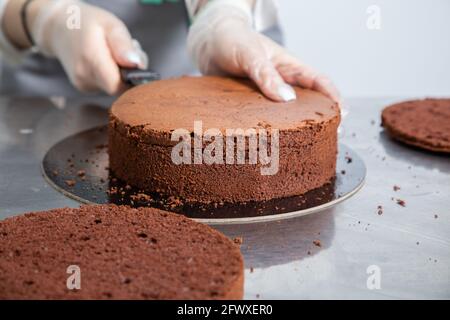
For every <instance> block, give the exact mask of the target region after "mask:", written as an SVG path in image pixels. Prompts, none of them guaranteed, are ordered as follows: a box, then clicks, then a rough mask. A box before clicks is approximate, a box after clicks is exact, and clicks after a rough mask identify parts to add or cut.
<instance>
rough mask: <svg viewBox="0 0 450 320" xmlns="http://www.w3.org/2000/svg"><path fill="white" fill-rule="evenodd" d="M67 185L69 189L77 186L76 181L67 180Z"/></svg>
mask: <svg viewBox="0 0 450 320" xmlns="http://www.w3.org/2000/svg"><path fill="white" fill-rule="evenodd" d="M64 182H65V183H66V185H67V186H69V187H73V186H74V185H75V184H76V181H75V180H66V181H64Z"/></svg>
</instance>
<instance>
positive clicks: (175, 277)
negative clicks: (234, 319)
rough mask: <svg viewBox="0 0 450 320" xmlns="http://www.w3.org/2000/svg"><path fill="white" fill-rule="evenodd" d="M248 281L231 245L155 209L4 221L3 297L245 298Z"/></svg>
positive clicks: (69, 212) (102, 209)
mask: <svg viewBox="0 0 450 320" xmlns="http://www.w3.org/2000/svg"><path fill="white" fill-rule="evenodd" d="M77 268H79V269H78V270H76V269H77ZM76 272H78V273H76ZM77 274H78V275H80V277H79V279H80V282H79V283H78V284H79V286H77V283H76V280H75V278H70V277H71V276H77ZM243 277H244V275H243V260H242V256H241V253H240V251H239V248H238V246H237V245H235V244H234V243H233V241H232V240H230V239H228V238H227V237H225V236H224V235H222V234H221V233H219V232H218V231H215V230H214V229H212V228H210V227H208V226H206V225H203V224H200V223H197V222H195V221H193V220H190V219H188V218H185V217H183V216H180V215H177V214H174V213H169V212H165V211H161V210H158V209H153V208H140V209H132V208H129V207H119V206H115V205H99V206H83V207H81V208H80V209H70V208H64V209H55V210H51V211H46V212H33V213H28V214H24V215H20V216H17V217H13V218H8V219H5V220H3V221H0V299H241V298H242V295H243ZM69 278H70V281H69V287H68V285H67V282H68V279H69ZM73 284H75V285H73ZM69 288H70V289H69ZM78 288H79V289H78Z"/></svg>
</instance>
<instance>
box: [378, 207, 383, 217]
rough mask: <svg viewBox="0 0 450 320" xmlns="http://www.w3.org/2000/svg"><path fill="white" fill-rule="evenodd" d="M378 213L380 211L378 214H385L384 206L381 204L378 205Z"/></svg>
mask: <svg viewBox="0 0 450 320" xmlns="http://www.w3.org/2000/svg"><path fill="white" fill-rule="evenodd" d="M377 210H378V211H377V213H378V215H379V216H381V215H382V214H383V207H382V206H381V205H379V206H378V207H377Z"/></svg>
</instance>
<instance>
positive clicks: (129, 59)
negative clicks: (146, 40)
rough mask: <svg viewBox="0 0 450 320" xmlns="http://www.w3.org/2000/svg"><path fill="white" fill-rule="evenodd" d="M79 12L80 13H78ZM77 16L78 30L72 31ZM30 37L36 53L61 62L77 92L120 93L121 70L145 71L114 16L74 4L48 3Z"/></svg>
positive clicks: (137, 50) (140, 56) (138, 52)
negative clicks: (123, 68) (141, 69)
mask: <svg viewBox="0 0 450 320" xmlns="http://www.w3.org/2000/svg"><path fill="white" fill-rule="evenodd" d="M78 10H79V11H78ZM77 11H78V12H79V14H80V18H81V19H80V21H81V24H80V28H73V26H74V24H73V22H74V20H70V19H76V18H75V16H74V15H76V14H77ZM31 30H32V37H33V39H34V41H35V43H36V46H37V47H38V49H39V51H41V52H42V53H43V54H45V55H46V56H49V57H56V58H58V59H59V61H60V62H61V64H62V66H63V67H64V70H65V71H66V73H67V75H68V77H69V79H70V81H71V82H72V84H73V85H74V86H75V87H76V88H77V89H78V90H80V91H85V92H87V91H99V90H101V91H104V92H106V93H108V94H110V95H113V94H117V93H119V92H120V91H121V90H122V89H123V88H124V87H125V86H124V85H123V83H122V81H121V78H120V71H119V67H118V65H120V66H122V67H130V68H133V67H139V68H143V69H145V68H146V67H147V55H146V54H145V53H144V52H143V51H142V49H141V47H140V46H139V43H138V42H137V41H136V40H133V39H132V37H131V36H130V33H129V32H128V29H127V27H126V26H125V25H124V23H123V22H122V21H120V20H119V19H118V18H117V17H116V16H114V15H113V14H111V13H110V12H107V11H105V10H103V9H100V8H98V7H95V6H92V5H89V4H86V3H83V2H81V1H76V0H58V1H47V2H45V3H44V4H42V5H41V7H40V8H39V10H38V13H37V14H36V17H35V19H34V20H33V25H32V28H31Z"/></svg>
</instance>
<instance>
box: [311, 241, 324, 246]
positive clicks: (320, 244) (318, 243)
mask: <svg viewBox="0 0 450 320" xmlns="http://www.w3.org/2000/svg"><path fill="white" fill-rule="evenodd" d="M313 244H314V245H315V246H316V247H322V243H321V242H320V240H314V241H313Z"/></svg>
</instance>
